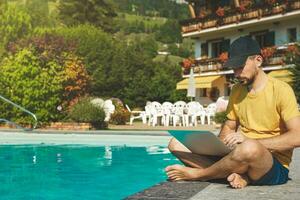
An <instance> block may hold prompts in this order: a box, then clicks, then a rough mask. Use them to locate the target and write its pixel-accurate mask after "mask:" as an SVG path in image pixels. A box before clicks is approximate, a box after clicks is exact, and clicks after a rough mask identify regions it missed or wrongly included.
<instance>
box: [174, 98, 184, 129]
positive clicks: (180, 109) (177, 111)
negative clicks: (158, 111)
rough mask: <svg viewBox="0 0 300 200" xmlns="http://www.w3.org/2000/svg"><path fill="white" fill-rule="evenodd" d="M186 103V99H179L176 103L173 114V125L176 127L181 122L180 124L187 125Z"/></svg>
mask: <svg viewBox="0 0 300 200" xmlns="http://www.w3.org/2000/svg"><path fill="white" fill-rule="evenodd" d="M185 106H186V103H185V102H184V101H177V102H175V103H174V110H173V113H172V114H171V117H172V119H173V126H174V127H175V126H176V125H177V123H178V122H179V125H180V126H181V125H182V126H185V120H184V110H185Z"/></svg>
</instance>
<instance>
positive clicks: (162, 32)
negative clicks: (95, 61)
mask: <svg viewBox="0 0 300 200" xmlns="http://www.w3.org/2000/svg"><path fill="white" fill-rule="evenodd" d="M156 39H157V40H158V41H160V42H163V43H179V42H181V40H182V38H181V33H180V25H179V24H178V22H177V21H176V20H171V19H169V20H167V21H166V23H165V24H164V25H162V26H161V27H160V29H159V31H158V32H157V33H156Z"/></svg>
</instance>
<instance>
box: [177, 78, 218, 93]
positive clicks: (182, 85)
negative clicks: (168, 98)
mask: <svg viewBox="0 0 300 200" xmlns="http://www.w3.org/2000/svg"><path fill="white" fill-rule="evenodd" d="M220 77H221V76H202V77H201V76H200V77H195V82H196V88H211V87H212V82H213V81H215V80H217V79H218V78H220ZM188 85H189V79H188V78H186V79H183V80H182V81H180V82H178V83H177V85H176V89H177V90H183V89H188Z"/></svg>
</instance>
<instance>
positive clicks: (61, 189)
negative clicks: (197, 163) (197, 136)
mask: <svg viewBox="0 0 300 200" xmlns="http://www.w3.org/2000/svg"><path fill="white" fill-rule="evenodd" d="M178 162H179V161H178V160H176V159H175V157H173V156H172V155H171V154H170V153H168V151H167V150H166V148H165V147H160V146H152V147H126V146H115V147H110V146H106V147H104V146H83V145H72V146H70V145H52V146H48V145H3V146H0V183H1V186H0V199H1V200H19V199H20V200H21V199H22V200H23V199H24V200H25V199H26V200H27V199H30V200H37V199H38V200H50V199H51V200H52V199H53V200H57V199H65V200H66V199H70V200H71V199H72V200H77V199H78V200H79V199H80V200H83V199H84V200H89V199H106V200H108V199H122V198H124V197H126V196H128V195H131V194H133V193H136V192H138V191H140V190H142V189H145V188H147V187H150V186H152V185H154V184H156V183H158V182H161V181H164V180H166V176H165V174H164V168H165V167H166V166H167V165H169V164H174V163H178Z"/></svg>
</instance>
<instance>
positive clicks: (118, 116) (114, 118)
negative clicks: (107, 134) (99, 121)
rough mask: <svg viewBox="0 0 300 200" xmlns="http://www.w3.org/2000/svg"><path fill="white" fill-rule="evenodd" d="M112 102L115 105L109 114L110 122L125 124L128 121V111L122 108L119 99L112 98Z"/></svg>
mask: <svg viewBox="0 0 300 200" xmlns="http://www.w3.org/2000/svg"><path fill="white" fill-rule="evenodd" d="M113 104H114V105H115V107H116V110H115V112H114V113H113V114H112V115H111V123H112V124H116V125H125V124H126V122H128V121H129V118H130V112H129V111H128V110H127V109H125V108H124V105H123V103H122V102H121V101H120V100H116V99H114V100H113Z"/></svg>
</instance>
